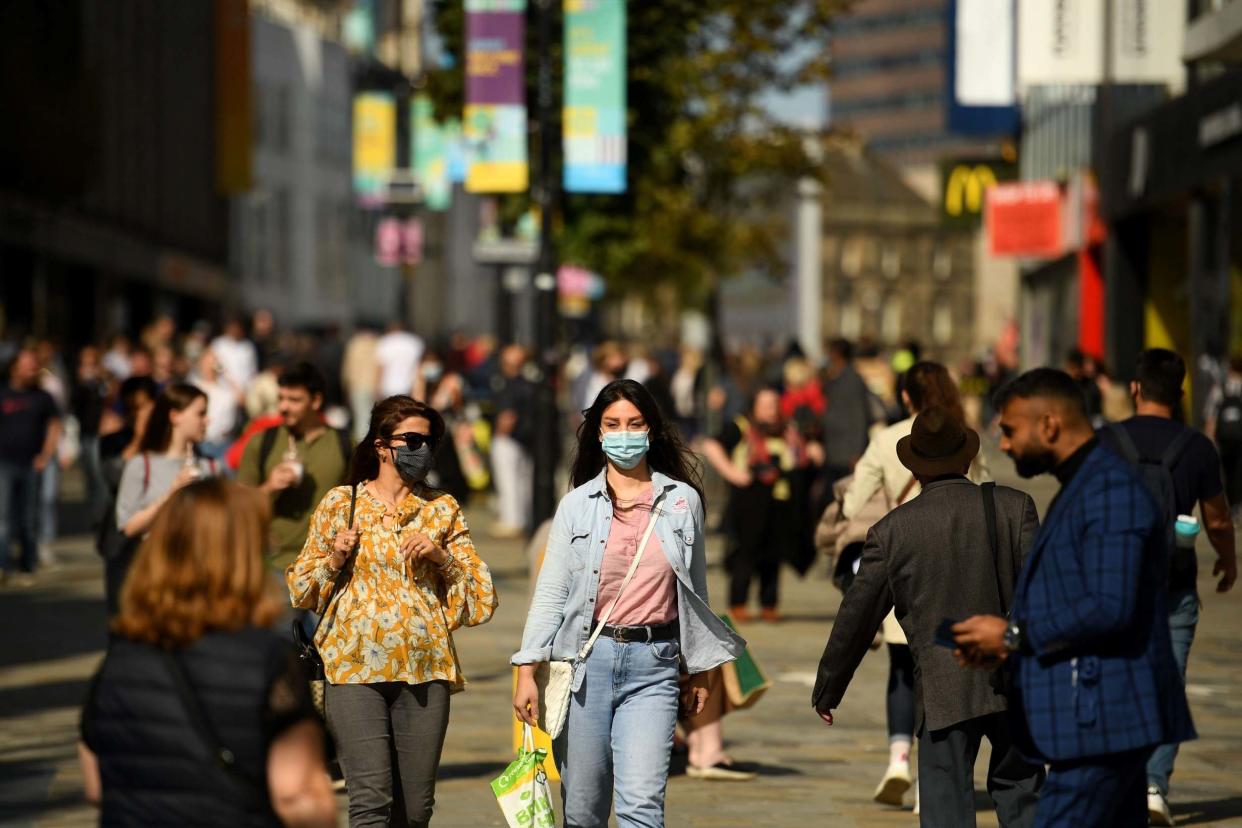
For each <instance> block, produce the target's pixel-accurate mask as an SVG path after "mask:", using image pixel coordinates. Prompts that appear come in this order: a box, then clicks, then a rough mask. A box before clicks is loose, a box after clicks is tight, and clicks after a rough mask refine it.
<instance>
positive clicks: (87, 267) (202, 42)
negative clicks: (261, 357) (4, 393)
mask: <svg viewBox="0 0 1242 828" xmlns="http://www.w3.org/2000/svg"><path fill="white" fill-rule="evenodd" d="M215 7H216V4H215V3H213V2H211V1H210V0H186V1H185V2H178V3H115V4H114V3H91V2H85V0H81V2H65V3H48V4H43V3H11V4H5V6H4V7H3V8H0V99H3V100H4V101H5V110H6V111H5V127H4V129H3V130H0V311H2V312H3V313H2V316H3V320H2V323H3V324H0V327H3V328H7V330H3V331H0V335H9V336H23V335H37V336H47V337H51V338H53V339H57V340H60V341H61V342H62V343H63V344H65V345H67V346H74V345H78V344H82V343H85V342H87V341H90V340H92V339H96V338H99V337H102V336H104V335H106V334H107V333H110V332H114V331H125V330H135V329H136V328H137V327H139V326H140V325H142V324H144V323H145V322H147V321H148V320H149V319H151V318H152V317H154V316H155V315H157V314H162V313H167V314H171V315H172V316H174V317H175V318H177V319H178V320H179V321H180V322H182V323H183V324H187V325H188V324H189V323H191V322H193V321H195V320H197V319H201V318H209V317H210V316H211V315H212V314H214V313H217V312H218V309H219V308H220V307H221V306H222V305H224V304H225V303H227V302H228V301H229V299H230V297H234V296H236V294H237V289H238V283H237V280H236V278H235V277H234V276H233V275H232V274H231V273H230V271H229V269H228V251H229V236H228V232H229V228H228V201H227V197H226V194H225V193H223V192H221V190H220V188H219V186H218V181H217V179H216V177H215V164H214V161H215V157H216V151H217V147H216V143H215V132H214V129H213V113H214V110H215V107H216V105H217V98H216V96H217V93H218V91H219V89H218V85H217V77H218V75H217V68H218V63H219V60H220V50H219V48H218V47H219V45H220V39H219V37H218V31H217V25H216V24H217V19H216V16H215V12H216V8H215ZM34 79H37V82H33V81H34Z"/></svg>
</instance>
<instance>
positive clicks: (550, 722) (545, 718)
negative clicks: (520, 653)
mask: <svg viewBox="0 0 1242 828" xmlns="http://www.w3.org/2000/svg"><path fill="white" fill-rule="evenodd" d="M663 500H664V493H663V492H661V493H660V496H659V497H658V498H656V502H655V503H654V504H652V507H651V519H650V520H649V521H647V531H645V532H644V533H643V539H642V541H641V542H640V543H639V544H638V552H636V553H635V555H634V560H633V561H632V562H631V563H630V569H629V571H628V572H626V573H625V580H623V581H622V582H621V588H620V589H619V590H617V597H616V598H614V599H612V603H611V604H609V605H608V609H607V610H605V611H604V615H603V617H601V618H600V619H599V623H598V624H597V625H596V627H595V632H594V633H592V634H591V637H590V638H589V639H588V640H587V643H586V644H585V645H584V646H583V647H582V649H581V650H579V651H578V655H577V657H576V658H573V659H569V660H559V659H558V660H555V661H545V662H543V663H542V664H540V665H539V666H538V667H537V668H535V686H536V687H537V688H539V727H540V728H541V729H542V730H543V731H544V732H545V733H547V734H548V735H549V736H551V737H552V738H553V739H555V738H556V737H557V736H560V735H561V731H562V730H564V729H565V720H566V719H567V718H568V717H569V694H570V688H571V687H572V685H573V682H574V670H575V669H577V667H578V665H579V664H581V663H582V662H584V661H586V658H587V656H589V655H590V654H591V649H592V648H593V647H594V646H595V641H596V639H598V638H599V634H600V633H601V632H602V631H603V629H604V625H605V624H607V623H608V619H609V617H611V615H612V611H613V610H614V609H616V607H617V602H618V601H620V600H621V596H622V595H623V594H624V593H625V588H626V587H627V586H629V583H630V581H631V580H633V579H634V573H635V572H637V571H638V562H639V561H641V560H642V558H643V552H645V551H647V543H648V542H649V541H650V540H651V533H652V532H654V531H655V525H656V519H657V518H658V517H659V516H660V503H661V502H663Z"/></svg>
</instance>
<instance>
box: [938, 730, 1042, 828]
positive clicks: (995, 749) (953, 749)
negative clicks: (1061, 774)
mask: <svg viewBox="0 0 1242 828" xmlns="http://www.w3.org/2000/svg"><path fill="white" fill-rule="evenodd" d="M985 736H986V737H987V739H988V742H989V743H991V745H992V761H991V763H990V765H989V766H988V793H989V794H991V795H992V801H993V802H994V803H996V817H997V819H998V820H999V821H1000V824H1001V828H1029V826H1031V825H1033V824H1034V822H1035V805H1036V803H1037V802H1038V800H1039V790H1040V788H1042V787H1043V784H1044V775H1045V774H1044V766H1043V765H1034V764H1031V763H1030V762H1028V761H1027V760H1026V759H1024V758H1023V757H1022V755H1021V754H1019V753H1018V751H1017V749H1016V748H1015V747H1014V746H1013V740H1012V738H1011V737H1010V734H1009V720H1008V719H1007V718H1006V714H1005V713H993V714H991V715H989V716H980V717H979V718H977V719H968V720H966V721H964V722H959V723H957V724H955V725H953V726H952V727H947V728H945V729H944V730H936V731H929V730H927V729H926V728H924V729H923V732H922V734H921V735H920V736H919V825H920V826H922V828H961V826H966V825H974V824H975V759H976V758H977V757H978V756H979V745H980V743H981V742H982V741H983V737H985Z"/></svg>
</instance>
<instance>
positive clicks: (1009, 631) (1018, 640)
mask: <svg viewBox="0 0 1242 828" xmlns="http://www.w3.org/2000/svg"><path fill="white" fill-rule="evenodd" d="M1004 642H1005V649H1006V650H1008V651H1009V652H1011V653H1016V652H1018V650H1021V649H1022V625H1021V624H1019V623H1018V622H1017V621H1014V620H1010V622H1009V626H1008V627H1006V628H1005V638H1004Z"/></svg>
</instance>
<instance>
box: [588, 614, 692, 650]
mask: <svg viewBox="0 0 1242 828" xmlns="http://www.w3.org/2000/svg"><path fill="white" fill-rule="evenodd" d="M599 634H600V635H606V636H608V637H609V638H611V639H612V640H613V641H619V642H621V643H622V644H626V643H628V642H631V641H642V642H647V641H673V640H675V639H677V638H679V637H680V635H681V625H680V624H678V623H677V619H676V618H674V619H673V620H672V621H668V622H666V623H663V624H656V625H654V626H644V627H614V626H612V625H611V624H605V625H604V628H603V629H602V630H600V632H599Z"/></svg>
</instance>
